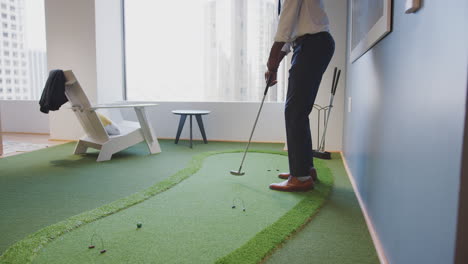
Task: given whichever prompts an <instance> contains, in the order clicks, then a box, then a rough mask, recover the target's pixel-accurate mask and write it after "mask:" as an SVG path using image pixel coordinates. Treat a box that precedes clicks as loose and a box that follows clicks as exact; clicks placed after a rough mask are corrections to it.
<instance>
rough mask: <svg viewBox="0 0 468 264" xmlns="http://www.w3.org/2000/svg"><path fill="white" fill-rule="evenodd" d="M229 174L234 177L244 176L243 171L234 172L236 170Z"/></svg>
mask: <svg viewBox="0 0 468 264" xmlns="http://www.w3.org/2000/svg"><path fill="white" fill-rule="evenodd" d="M231 174H232V175H234V176H242V175H244V174H245V173H244V172H243V171H240V170H239V171H236V170H232V171H231Z"/></svg>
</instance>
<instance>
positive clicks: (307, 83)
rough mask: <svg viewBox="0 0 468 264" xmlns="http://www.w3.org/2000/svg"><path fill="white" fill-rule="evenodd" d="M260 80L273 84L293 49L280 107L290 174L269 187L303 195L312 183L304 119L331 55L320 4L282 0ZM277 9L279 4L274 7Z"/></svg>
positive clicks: (332, 46)
mask: <svg viewBox="0 0 468 264" xmlns="http://www.w3.org/2000/svg"><path fill="white" fill-rule="evenodd" d="M282 2H283V4H282V5H280V7H281V13H280V20H279V24H278V29H277V32H276V36H275V40H274V43H273V46H272V47H271V51H270V56H269V58H268V63H267V67H268V70H267V72H266V73H265V79H266V80H270V82H269V85H270V86H272V85H274V84H276V82H277V80H276V78H277V70H278V67H279V64H280V62H281V60H282V59H283V58H284V56H285V55H286V54H287V53H288V52H289V51H290V50H291V48H292V49H293V56H292V60H291V68H290V70H289V79H288V92H287V96H286V104H285V120H286V137H287V143H288V159H289V173H281V174H279V177H280V178H281V179H284V180H285V181H283V182H281V183H273V184H271V185H270V189H273V190H277V191H289V192H295V191H308V190H311V189H313V187H314V183H315V182H317V180H318V178H317V172H316V170H315V168H314V163H313V159H312V139H311V134H310V126H309V114H310V112H311V111H312V107H313V105H314V102H315V97H316V96H317V92H318V89H319V86H320V82H321V80H322V76H323V73H324V72H325V70H326V69H327V67H328V64H329V63H330V60H331V58H332V56H333V53H334V51H335V42H334V40H333V37H332V36H331V35H330V33H329V21H328V17H327V14H326V13H325V10H324V5H323V1H322V0H284V1H282ZM279 3H280V4H281V0H280V2H279Z"/></svg>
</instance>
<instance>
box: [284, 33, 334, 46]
mask: <svg viewBox="0 0 468 264" xmlns="http://www.w3.org/2000/svg"><path fill="white" fill-rule="evenodd" d="M329 34H330V33H329V32H328V31H321V32H318V33H314V34H305V35H302V36H299V37H297V38H296V40H294V42H293V46H296V45H299V44H300V43H301V42H303V41H304V40H306V39H310V38H315V37H319V36H322V35H329Z"/></svg>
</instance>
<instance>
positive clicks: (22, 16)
mask: <svg viewBox="0 0 468 264" xmlns="http://www.w3.org/2000/svg"><path fill="white" fill-rule="evenodd" d="M0 5H1V7H2V15H1V18H0V23H1V24H2V26H3V28H4V29H6V31H3V33H2V35H0V43H1V45H2V46H1V47H0V50H3V52H2V53H0V61H4V63H3V64H0V78H5V80H6V81H4V82H3V83H2V82H0V99H2V100H5V99H6V100H13V99H21V100H39V98H40V96H41V93H42V89H43V88H44V84H45V81H46V79H47V62H46V55H47V54H46V41H45V10H44V0H0ZM6 77H8V79H6ZM12 79H13V80H14V81H13V82H12V81H11V80H12ZM7 86H8V87H7ZM7 93H8V96H7Z"/></svg>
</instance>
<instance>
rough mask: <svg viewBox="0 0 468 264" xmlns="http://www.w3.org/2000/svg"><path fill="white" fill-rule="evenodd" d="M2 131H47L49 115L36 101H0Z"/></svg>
mask: <svg viewBox="0 0 468 264" xmlns="http://www.w3.org/2000/svg"><path fill="white" fill-rule="evenodd" d="M0 120H2V121H1V122H2V132H22V133H45V134H46V133H49V117H48V116H47V115H46V114H44V113H42V112H40V111H39V103H38V102H37V101H20V100H14V101H10V100H2V101H0Z"/></svg>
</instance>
